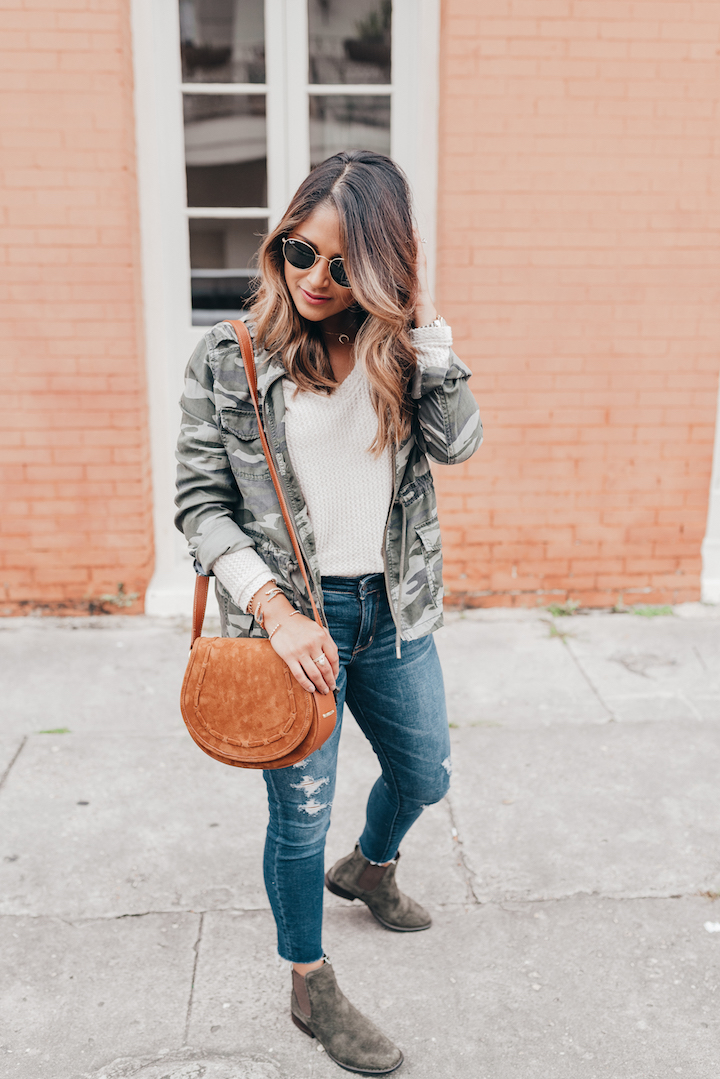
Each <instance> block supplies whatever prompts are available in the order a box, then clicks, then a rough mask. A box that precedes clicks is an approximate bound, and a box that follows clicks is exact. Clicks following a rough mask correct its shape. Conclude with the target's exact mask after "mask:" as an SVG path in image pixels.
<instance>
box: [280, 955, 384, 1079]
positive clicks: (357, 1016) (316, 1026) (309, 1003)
mask: <svg viewBox="0 0 720 1079" xmlns="http://www.w3.org/2000/svg"><path fill="white" fill-rule="evenodd" d="M292 981H293V988H292V996H291V998H290V1014H291V1016H292V1021H293V1023H294V1024H295V1026H296V1027H299V1028H300V1030H302V1032H303V1033H304V1034H309V1035H310V1037H311V1038H317V1040H318V1041H319V1042H320V1044H321V1045H322V1046H323V1048H324V1049H325V1052H326V1053H327V1055H328V1056H329V1057H330V1059H331V1060H333V1061H334V1062H335V1063H336V1064H339V1065H340V1067H341V1068H345V1070H346V1071H349V1072H357V1073H358V1074H359V1075H388V1073H389V1072H394V1071H395V1069H396V1068H399V1067H400V1065H401V1064H402V1062H403V1055H402V1053H401V1052H400V1050H399V1049H398V1047H397V1046H396V1045H393V1043H392V1042H391V1041H390V1039H389V1038H386V1037H385V1035H384V1034H383V1032H382V1031H381V1030H378V1028H377V1027H376V1026H375V1024H374V1023H371V1022H370V1020H369V1019H366V1018H365V1016H364V1015H363V1014H362V1012H359V1011H358V1010H357V1008H355V1007H353V1005H352V1004H351V1003H350V1001H349V1000H348V999H347V997H346V996H345V994H344V993H343V992H342V991H341V990H340V987H339V986H338V983H337V982H336V981H335V972H334V971H333V968H332V967H331V965H330V963H329V962H328V961H327V959H326V960H325V963H324V964H323V966H321V967H317V969H316V970H311V971H309V972H308V973H307V974H306V975H304V976H303V975H302V974H298V972H297V971H296V970H293V972H292Z"/></svg>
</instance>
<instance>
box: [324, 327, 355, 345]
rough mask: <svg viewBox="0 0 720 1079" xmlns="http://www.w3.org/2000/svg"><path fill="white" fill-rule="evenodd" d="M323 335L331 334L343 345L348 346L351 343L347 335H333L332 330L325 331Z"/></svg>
mask: <svg viewBox="0 0 720 1079" xmlns="http://www.w3.org/2000/svg"><path fill="white" fill-rule="evenodd" d="M323 333H329V334H330V336H331V337H337V339H338V341H339V342H340V344H341V345H347V344H348V342H349V341H350V338H349V337H348V335H347V334H346V333H333V331H332V330H323Z"/></svg>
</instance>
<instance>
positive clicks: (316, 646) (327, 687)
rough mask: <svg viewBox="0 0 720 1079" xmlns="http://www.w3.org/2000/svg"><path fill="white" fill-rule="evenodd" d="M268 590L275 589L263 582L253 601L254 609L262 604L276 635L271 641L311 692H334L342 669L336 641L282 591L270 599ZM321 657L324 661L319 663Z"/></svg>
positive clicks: (270, 630) (270, 629)
mask: <svg viewBox="0 0 720 1079" xmlns="http://www.w3.org/2000/svg"><path fill="white" fill-rule="evenodd" d="M273 584H274V582H273ZM268 591H270V592H272V591H273V587H272V586H271V585H268V584H264V585H262V587H261V588H259V589H258V590H257V592H256V593H255V595H254V596H253V598H252V600H251V601H250V609H252V610H253V611H257V609H258V606H262V609H263V614H262V618H263V625H264V627H265V629H266V630H267V632H268V634H272V637H271V639H270V644H271V645H272V646H273V648H274V649H275V651H276V652H277V654H278V655H279V656H280V659H283V660H285V662H286V663H287V665H288V667H289V668H290V673H291V674H293V675H294V676H295V678H296V679H297V681H298V682H299V683H300V685H301V686H302V687H303V689H306V690H307V691H308V693H314V692H315V691H316V690H318V691H319V692H320V693H331V692H332V691H333V690H334V689H335V679H336V678H337V676H338V672H339V670H340V660H339V657H338V650H337V647H336V645H335V641H334V640H333V639H332V637H331V636H330V634H329V633H328V631H327V630H326V629H325V627H324V626H321V625H319V624H318V623H317V622H315V621H314V620H313V619H312V618H306V617H305V615H303V614H300V613H299V611H296V610H295V608H294V607H293V605H292V604H291V603H290V602H289V600H287V599H286V598H285V596H284V595H283V594H282V592H278V593H277V594H276V595H274V596H272V598H271V599H266V596H267V593H268ZM275 626H277V627H278V628H277V629H275ZM323 656H324V657H325V662H324V663H323V662H322V657H323ZM317 660H320V661H321V662H320V664H319V665H318V663H317Z"/></svg>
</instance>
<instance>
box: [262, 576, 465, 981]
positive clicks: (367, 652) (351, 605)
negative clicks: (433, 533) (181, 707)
mask: <svg viewBox="0 0 720 1079" xmlns="http://www.w3.org/2000/svg"><path fill="white" fill-rule="evenodd" d="M322 585H323V598H324V603H325V614H326V617H327V620H328V626H329V629H330V634H331V636H332V638H333V640H334V641H335V643H336V644H337V646H338V651H339V653H340V672H339V675H338V679H337V689H338V694H337V704H338V722H337V726H336V728H335V730H334V731H333V734H332V735H331V736H330V738H329V739H328V740H327V742H326V743H325V744H324V745H323V746H321V748H320V749H318V750H317V751H316V752H315V753H313V754H312V755H311V756H310V757H308V758H307V760H304V761H301V762H299V763H298V764H295V765H293V766H291V767H290V768H278V769H272V770H268V771H265V772H264V773H263V775H264V777H265V782H266V784H267V790H268V801H269V806H270V820H269V823H268V831H267V839H266V843H265V857H264V864H263V868H264V874H265V887H266V888H267V893H268V897H269V899H270V906H271V907H272V911H273V914H274V916H275V922H276V924H277V933H278V951H279V953H280V955H281V956H282V958H283V959H288V960H290V961H291V962H293V963H314V962H315V961H316V960H317V959H320V958H321V957H322V955H323V947H322V912H323V887H324V874H325V836H326V833H327V830H328V827H329V826H330V811H331V808H332V802H333V797H334V794H335V772H336V766H337V752H338V744H339V741H340V729H341V725H342V712H343V704H344V703H345V701H347V703H348V705H349V707H350V710H351V711H352V714H353V716H354V717H355V719H356V721H357V723H358V725H359V726H360V728H361V730H362V731H363V733H364V735H365V737H366V738H367V739H368V741H369V742H370V744H371V745H372V747H373V749H374V750H375V753H376V755H377V757H378V760H379V762H380V767H381V770H382V772H381V775H380V776H379V778H378V780H377V782H376V783H375V785H374V786H373V788H372V790H371V791H370V796H369V798H368V803H367V810H366V819H365V827H364V830H363V832H362V834H361V836H360V849H361V850H362V853H363V854H364V855H365V857H366V858H369V859H370V861H372V862H388V861H390V860H391V859H392V858H394V857H395V855H396V853H397V850H398V847H399V845H400V842H401V840H402V838H403V836H404V835H405V834H406V832H407V831H408V829H409V828H410V827H411V825H412V824H414V822H415V821H416V820H417V819H418V817H419V816H420V814H421V813H422V811H423V808H424V806H426V805H429V804H431V803H433V802H438V801H440V799H441V798H442V797H443V796H444V795H445V794H446V792H447V789H448V786H449V783H450V738H449V731H448V721H447V714H446V709H445V691H444V687H443V679H442V671H441V669H440V661H439V659H438V655H437V651H436V649H435V642H434V640H433V638H432V635H429V636H427V637H422V638H420V640H417V641H403V644H402V658H401V659H397V658H396V654H395V625H394V622H393V619H392V615H391V614H390V608H389V606H388V601H387V595H386V592H385V582H384V578H383V575H382V574H372V575H369V576H366V577H323V579H322Z"/></svg>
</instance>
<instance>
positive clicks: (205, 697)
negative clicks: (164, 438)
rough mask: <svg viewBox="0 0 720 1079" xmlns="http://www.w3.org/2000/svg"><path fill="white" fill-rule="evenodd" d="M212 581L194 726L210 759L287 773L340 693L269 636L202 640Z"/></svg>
mask: <svg viewBox="0 0 720 1079" xmlns="http://www.w3.org/2000/svg"><path fill="white" fill-rule="evenodd" d="M230 325H231V326H232V327H233V329H234V330H235V333H236V334H237V337H238V341H239V343H240V351H241V353H242V358H243V363H244V364H245V374H246V376H247V382H248V387H249V389H250V396H251V398H252V403H253V406H254V408H255V414H256V416H257V421H258V430H259V432H260V441H261V442H262V447H263V451H264V453H265V458H266V460H267V463H268V468H269V469H270V475H271V477H272V481H273V485H274V487H275V491H276V493H277V497H278V502H279V503H280V509H281V510H282V515H283V519H284V521H285V527H286V528H287V530H288V534H289V536H290V540H291V542H292V546H293V550H294V552H295V557H296V558H297V561H298V565H299V567H300V570H301V571H302V575H303V580H304V582H305V587H306V588H307V594H308V596H309V597H310V603H311V605H312V611H313V616H314V618H315V621H316V622H317V623H318V624H319V625H322V621H321V618H320V615H319V614H318V610H317V607H316V605H315V601H314V599H313V595H312V590H311V588H310V584H309V582H308V578H307V573H306V571H305V562H304V559H303V556H302V552H301V551H300V545H299V544H298V540H297V536H296V534H295V525H294V522H293V520H292V518H291V516H290V513H289V511H288V507H287V503H286V501H285V496H284V494H283V491H282V488H281V486H280V479H279V477H278V474H277V470H276V468H275V463H274V461H273V457H272V454H271V452H270V447H269V446H268V442H267V438H266V436H265V431H264V429H263V424H262V419H261V417H260V407H259V405H258V393H257V376H256V372H255V358H254V356H253V347H252V341H251V340H250V334H249V333H248V330H247V327H246V326H245V323H244V322H239V321H238V322H231V323H230ZM209 581H210V578H209V577H200V576H198V577H197V578H196V580H195V599H194V602H193V625H192V638H191V642H190V659H189V661H188V665H187V670H186V671H185V678H184V680H183V685H182V693H181V697H180V707H181V710H182V715H183V719H184V720H185V723H186V725H187V729H188V730H189V731H190V734H191V736H192V737H193V739H194V740H195V742H197V744H198V745H199V746H200V748H201V749H202V750H204V752H205V753H207V754H208V756H210V757H213V758H214V759H215V760H216V761H222V763H223V764H230V765H232V766H233V767H235V768H286V767H287V766H288V765H291V764H295V763H296V762H297V761H302V760H304V759H305V758H306V757H309V756H310V754H311V753H313V752H314V751H315V750H316V749H319V747H320V746H321V745H322V744H323V742H325V741H327V739H328V738H329V737H330V735H331V734H332V732H333V730H334V728H335V720H336V707H335V697H334V695H333V694H332V693H328V694H321V693H308V691H307V690H305V689H303V688H302V686H301V685H300V683H299V682H298V681H297V680H296V679H295V678H294V676H293V675H292V674H291V673H290V669H289V667H288V666H287V664H286V663H285V662H284V660H282V659H281V658H280V656H278V655H277V653H276V652H275V650H274V648H273V646H272V644H271V643H270V641H269V640H268V639H267V638H265V637H203V636H201V634H202V624H203V619H204V617H205V604H206V603H207V593H208V584H209Z"/></svg>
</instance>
